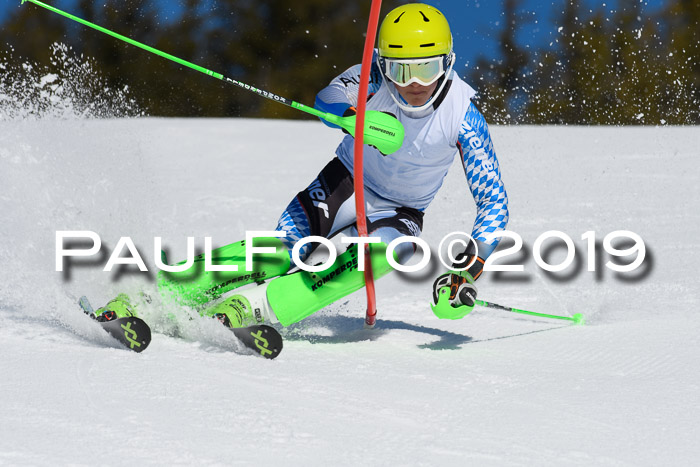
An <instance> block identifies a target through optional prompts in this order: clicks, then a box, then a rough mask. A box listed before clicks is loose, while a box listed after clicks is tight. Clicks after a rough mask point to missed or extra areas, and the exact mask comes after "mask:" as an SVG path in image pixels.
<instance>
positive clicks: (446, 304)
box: [430, 287, 474, 319]
mask: <svg viewBox="0 0 700 467" xmlns="http://www.w3.org/2000/svg"><path fill="white" fill-rule="evenodd" d="M438 294H439V297H438V302H437V304H432V303H431V304H430V308H431V309H432V310H433V313H435V316H437V317H438V318H440V319H462V318H464V317H465V316H467V315H468V314H469V313H471V312H472V310H473V309H474V307H473V306H466V305H460V306H458V307H453V306H452V305H450V288H449V287H442V288H440V290H439V292H438Z"/></svg>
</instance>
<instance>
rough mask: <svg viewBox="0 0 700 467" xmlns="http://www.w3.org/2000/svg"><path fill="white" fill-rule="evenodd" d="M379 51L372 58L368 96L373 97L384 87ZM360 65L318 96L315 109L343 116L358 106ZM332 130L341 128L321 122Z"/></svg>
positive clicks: (336, 79) (333, 82) (348, 70)
mask: <svg viewBox="0 0 700 467" xmlns="http://www.w3.org/2000/svg"><path fill="white" fill-rule="evenodd" d="M376 58H377V51H376V50H375V51H374V56H373V57H372V69H371V70H370V76H369V87H368V88H367V96H369V97H371V96H372V95H373V94H374V93H375V92H377V90H378V89H379V87H380V86H381V85H382V74H381V73H380V71H379V67H378V66H377V62H376ZM361 68H362V67H361V66H360V65H354V66H352V67H350V68H348V69H347V70H345V71H344V72H343V73H341V74H340V75H338V76H337V77H335V78H334V79H333V81H331V83H330V84H329V85H328V86H326V87H325V88H323V89H322V90H321V91H320V92H319V93H318V94H317V95H316V103H315V104H314V107H315V108H316V109H318V110H320V111H322V112H328V113H332V114H334V115H343V114H344V113H345V111H346V110H347V109H348V108H349V107H354V106H356V105H357V91H358V89H359V88H360V71H361ZM321 121H322V122H323V123H325V124H326V125H328V126H329V127H331V128H340V127H338V126H337V125H333V124H332V123H328V122H327V121H325V120H321Z"/></svg>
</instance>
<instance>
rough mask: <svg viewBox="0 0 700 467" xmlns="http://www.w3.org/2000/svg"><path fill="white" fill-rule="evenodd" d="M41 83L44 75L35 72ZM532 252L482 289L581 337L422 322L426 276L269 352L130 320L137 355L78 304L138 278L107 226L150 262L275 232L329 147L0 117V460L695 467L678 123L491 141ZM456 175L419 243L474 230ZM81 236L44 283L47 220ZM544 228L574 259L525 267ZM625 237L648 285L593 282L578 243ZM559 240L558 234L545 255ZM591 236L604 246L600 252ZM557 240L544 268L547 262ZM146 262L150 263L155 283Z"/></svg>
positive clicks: (693, 326) (253, 124)
mask: <svg viewBox="0 0 700 467" xmlns="http://www.w3.org/2000/svg"><path fill="white" fill-rule="evenodd" d="M47 82H48V81H47ZM492 134H493V140H494V144H495V147H496V151H497V153H498V156H499V161H500V164H501V168H502V171H503V177H504V181H505V183H506V187H507V190H508V194H509V198H510V207H511V222H510V224H509V230H512V231H514V232H517V233H518V234H519V235H520V236H521V237H522V238H523V241H524V244H525V249H524V251H523V252H521V253H519V254H516V255H514V256H511V257H509V258H508V259H509V260H510V261H511V262H516V263H517V262H520V263H521V264H524V267H525V270H524V272H522V273H503V274H496V273H492V274H490V275H485V276H484V278H483V279H481V280H479V282H478V286H479V296H480V298H483V299H485V300H493V301H494V302H497V303H501V304H504V305H509V306H515V307H519V308H524V309H528V310H533V311H538V312H543V313H552V314H561V315H566V316H570V315H572V314H573V313H577V312H581V313H583V314H584V315H585V316H586V320H587V323H586V325H585V326H572V325H569V324H568V323H567V322H559V321H553V320H546V319H540V318H532V317H527V316H523V315H517V314H512V313H507V312H503V311H498V310H490V309H477V310H475V311H474V312H473V313H472V314H470V315H469V316H467V317H466V318H464V319H463V320H459V321H441V320H438V319H437V318H436V317H435V316H434V315H433V314H432V313H431V311H430V308H429V307H428V301H429V299H430V293H431V285H432V280H433V279H434V277H436V275H437V274H438V273H439V272H440V271H441V267H439V266H437V265H436V263H432V264H433V266H432V268H430V269H429V270H428V271H425V272H424V273H417V274H410V275H406V274H393V275H391V276H389V277H386V278H384V279H382V280H380V281H379V282H378V284H377V293H378V309H379V315H378V317H379V320H378V325H377V329H375V330H371V331H370V330H364V329H363V328H362V322H363V317H364V291H360V292H358V293H356V294H354V295H352V296H351V297H349V298H348V299H346V300H341V301H340V302H339V303H336V304H334V305H332V306H330V307H328V309H326V310H324V311H322V312H320V313H318V314H317V315H314V316H312V317H311V318H309V319H308V320H306V321H305V322H302V323H299V324H297V325H295V326H292V327H290V328H288V329H284V330H283V333H284V335H285V339H286V341H285V348H284V351H283V352H282V354H281V355H280V357H279V358H277V359H276V360H274V361H267V360H264V359H261V358H257V357H254V356H251V355H248V354H247V353H246V352H245V351H243V350H241V348H240V346H238V345H237V344H236V343H235V342H232V341H231V338H230V335H229V333H228V332H227V331H226V330H225V329H224V328H223V327H222V326H220V325H219V324H218V323H216V322H214V321H213V320H211V321H210V320H203V319H195V320H193V321H188V320H187V319H182V320H180V321H179V325H180V326H181V328H182V329H181V330H180V332H181V333H182V334H183V335H184V338H175V337H172V336H171V335H170V334H172V332H173V331H172V329H169V328H168V326H172V323H171V324H170V325H169V324H168V323H169V320H168V319H167V318H165V314H166V311H167V310H165V309H162V308H160V307H158V306H151V307H150V308H147V309H146V310H145V311H144V318H146V319H147V320H148V321H149V322H150V323H151V325H152V327H153V328H154V331H155V332H156V333H155V334H154V338H153V341H152V343H151V345H150V347H149V348H148V349H147V350H146V351H145V352H144V353H142V354H135V353H131V352H129V351H126V350H123V349H120V348H118V347H117V346H116V345H115V344H114V343H113V342H112V341H111V338H110V337H109V336H107V335H106V333H104V332H103V331H102V330H101V329H99V327H98V326H97V325H96V324H95V323H93V322H91V321H90V320H88V319H87V318H86V317H85V316H84V315H82V314H81V313H80V311H79V310H78V308H77V306H76V299H77V297H78V296H80V295H82V294H86V295H88V296H89V297H90V298H91V300H92V301H93V304H95V305H101V304H103V303H105V302H106V301H107V300H109V299H110V298H112V297H113V296H114V295H116V293H117V292H119V291H131V292H133V291H135V290H139V289H146V290H152V288H153V283H152V278H153V276H152V274H143V273H138V271H136V272H134V270H133V269H129V270H128V271H127V272H124V273H122V274H118V273H115V274H110V273H106V272H102V267H103V266H104V264H105V263H106V260H107V257H108V256H107V255H108V254H110V253H111V249H112V248H113V247H114V246H115V245H116V243H117V241H118V240H119V237H121V236H130V237H132V238H133V239H134V241H135V243H136V245H137V246H138V248H139V251H140V252H141V253H142V255H143V257H144V260H145V261H146V263H147V264H149V266H150V265H153V258H152V255H153V237H155V236H162V237H163V242H164V243H165V244H166V245H168V246H169V250H170V255H169V256H170V258H180V257H184V255H185V252H186V237H187V236H195V237H197V242H198V245H199V246H200V247H201V245H202V244H203V237H204V236H211V237H213V239H214V244H215V245H225V244H227V243H230V242H233V241H237V240H240V239H241V238H243V235H244V233H245V230H260V229H272V228H274V226H275V225H276V222H277V218H278V216H279V214H280V212H281V211H282V209H283V208H284V207H285V206H286V204H287V203H288V201H289V200H290V199H291V197H292V196H293V195H294V194H296V193H297V192H298V191H299V190H300V189H302V188H304V187H305V186H306V185H307V184H308V183H309V182H310V181H311V180H312V179H313V178H314V177H315V175H316V174H317V173H318V171H319V170H320V169H321V168H322V167H323V165H324V164H325V163H326V162H327V161H328V160H329V159H330V158H331V157H332V155H333V152H334V149H335V146H336V144H337V143H338V141H339V140H340V136H341V135H340V134H339V133H338V132H337V131H333V130H331V129H329V128H326V127H324V126H323V125H321V124H320V123H318V122H292V121H271V120H245V119H221V120H216V119H190V120H188V119H157V118H139V119H112V120H79V119H60V120H56V119H43V120H42V119H39V120H9V121H0V186H2V187H3V189H2V190H1V191H0V210H1V211H0V212H2V214H3V218H4V221H3V222H2V223H0V239H1V240H2V243H1V244H0V261H1V263H2V265H3V268H2V269H1V270H0V283H1V284H2V287H1V288H0V373H2V375H3V377H2V379H0V400H1V401H2V402H0V420H2V422H1V423H0V464H8V465H14V464H38V465H48V464H51V465H54V464H59V465H62V464H87V465H92V464H107V465H123V464H132V463H141V464H170V463H180V464H195V463H197V464H238V465H250V464H253V463H255V464H256V465H271V464H282V465H303V464H312V465H358V464H366V465H404V464H405V465H436V464H437V465H439V464H444V465H465V464H468V463H472V464H476V465H499V466H502V465H509V466H510V465H560V464H565V465H594V464H595V465H612V466H616V465H693V464H694V463H695V462H696V458H697V456H698V455H700V448H699V447H698V444H697V442H696V438H697V432H698V429H699V428H700V396H699V395H700V372H699V370H698V368H700V365H698V355H700V344H698V339H697V336H698V334H700V325H699V324H698V323H699V321H698V319H697V316H696V314H697V308H698V305H699V300H698V297H699V294H698V292H699V287H698V281H697V260H698V259H699V255H698V253H699V251H700V242H699V241H698V236H697V231H698V227H700V209H698V208H699V207H700V205H699V202H698V199H700V180H699V178H700V176H699V172H698V170H697V168H696V167H697V161H696V158H697V148H698V147H700V131H699V130H698V128H695V127H684V128H679V127H663V128H652V127H629V128H612V127H604V128H603V127H529V126H516V127H498V126H494V127H492ZM474 214H475V210H474V206H473V202H472V201H471V197H470V195H469V193H468V190H467V188H466V182H465V180H464V175H463V173H462V171H461V167H460V165H459V163H458V162H457V161H456V162H455V167H453V169H452V171H451V172H450V174H449V175H448V178H447V180H446V182H445V185H444V187H443V188H442V190H441V192H440V193H439V194H438V197H437V198H436V200H435V201H434V203H433V205H432V206H431V207H430V208H429V210H428V212H427V213H426V217H425V230H424V235H423V238H424V239H425V240H426V241H427V242H428V243H429V244H430V245H431V246H432V247H433V248H434V249H436V247H437V245H438V243H439V241H440V240H441V239H442V237H443V236H444V235H446V234H447V233H449V232H452V231H455V230H469V229H470V227H471V223H472V221H473V218H474ZM57 230H92V231H95V232H97V233H98V234H99V235H100V237H101V239H102V242H103V250H104V254H103V256H102V257H101V258H99V259H96V260H93V261H91V262H89V263H86V262H85V261H83V262H76V265H74V266H72V267H70V268H69V269H68V271H69V273H68V274H62V273H59V272H56V271H55V267H54V264H55V232H56V231H57ZM548 230H559V231H562V232H564V233H566V234H567V235H569V236H570V237H571V238H572V239H573V241H574V243H575V245H576V255H575V258H576V261H575V263H574V265H573V266H572V267H571V268H569V269H567V270H565V271H563V272H561V273H554V274H548V273H545V272H544V271H542V270H541V269H540V268H539V267H538V266H537V265H536V264H535V262H534V260H533V256H532V249H533V248H532V247H533V244H534V242H535V240H536V239H537V237H538V236H539V235H541V234H542V233H544V232H545V231H548ZM615 230H629V231H632V232H635V233H637V234H638V235H640V236H641V237H642V238H643V239H644V241H645V244H646V246H647V258H646V259H645V262H644V264H643V265H642V267H641V269H640V272H635V273H627V274H619V273H614V272H613V271H611V270H609V269H607V268H606V267H605V266H604V264H605V262H606V261H607V260H608V259H609V258H608V256H607V255H606V254H605V253H602V255H601V258H600V259H601V260H599V261H598V262H597V265H596V266H597V271H596V272H588V271H587V270H586V266H587V244H586V242H585V241H584V240H582V238H581V236H582V235H583V234H584V233H585V232H588V231H595V233H596V239H597V240H598V242H599V243H602V240H603V237H604V236H605V235H606V234H608V233H610V232H612V231H615ZM560 243H561V242H560ZM601 248H602V247H601V245H600V244H599V245H598V250H599V252H602V250H601ZM565 253H566V252H565V250H564V249H563V248H555V249H553V250H552V251H551V257H550V263H552V264H556V263H557V262H559V261H561V260H562V259H563V258H564V256H565ZM152 270H153V269H152Z"/></svg>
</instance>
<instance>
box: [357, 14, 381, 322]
mask: <svg viewBox="0 0 700 467" xmlns="http://www.w3.org/2000/svg"><path fill="white" fill-rule="evenodd" d="M381 7H382V2H381V0H372V6H371V8H370V12H369V22H368V23H367V36H366V37H365V48H364V51H363V53H362V70H361V72H360V89H359V90H358V94H357V116H356V117H355V128H356V129H359V130H360V131H355V146H354V148H353V150H354V153H353V157H354V163H353V178H354V185H355V211H356V213H357V233H358V235H359V236H360V237H367V236H368V232H367V214H366V211H365V179H364V167H363V161H362V155H363V151H362V149H363V146H362V145H363V144H364V131H363V130H364V128H365V109H366V108H367V88H368V87H369V72H370V69H371V68H372V52H373V50H374V40H375V38H376V37H377V26H378V25H379V11H380V9H381ZM364 248H365V290H367V314H366V315H365V327H370V328H371V327H373V326H374V323H376V321H377V298H376V295H375V289H374V276H373V275H372V258H371V257H370V250H369V244H366V245H365V247H364Z"/></svg>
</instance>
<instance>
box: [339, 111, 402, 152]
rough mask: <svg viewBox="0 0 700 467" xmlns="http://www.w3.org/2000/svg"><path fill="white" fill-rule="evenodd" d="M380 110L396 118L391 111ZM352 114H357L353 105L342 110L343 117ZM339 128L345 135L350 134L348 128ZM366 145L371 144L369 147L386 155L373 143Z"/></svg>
mask: <svg viewBox="0 0 700 467" xmlns="http://www.w3.org/2000/svg"><path fill="white" fill-rule="evenodd" d="M381 112H382V113H385V114H387V115H391V116H392V117H394V118H396V115H394V114H393V113H391V112H385V111H383V110H382V111H381ZM353 115H357V110H356V109H355V107H353V106H350V107H348V108H347V109H346V110H345V112H343V117H352V116H353ZM341 129H342V130H343V133H345V134H346V135H349V134H350V132H349V131H348V130H346V129H345V128H341ZM351 136H352V135H351ZM368 146H371V147H373V148H374V149H376V150H377V151H379V153H380V154H381V155H382V156H386V154H384V153H383V152H382V151H381V150H380V149H379V148H377V146H375V145H373V144H368Z"/></svg>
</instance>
